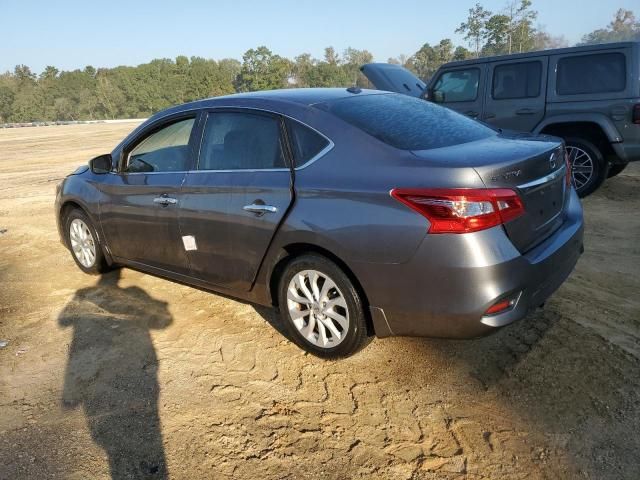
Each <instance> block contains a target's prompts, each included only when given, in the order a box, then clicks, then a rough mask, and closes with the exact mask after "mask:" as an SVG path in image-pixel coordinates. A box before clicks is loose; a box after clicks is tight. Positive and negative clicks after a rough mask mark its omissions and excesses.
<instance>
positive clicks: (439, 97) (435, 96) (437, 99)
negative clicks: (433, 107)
mask: <svg viewBox="0 0 640 480" xmlns="http://www.w3.org/2000/svg"><path fill="white" fill-rule="evenodd" d="M430 100H431V101H432V102H434V103H444V92H442V91H440V90H433V91H432V92H431V95H430Z"/></svg>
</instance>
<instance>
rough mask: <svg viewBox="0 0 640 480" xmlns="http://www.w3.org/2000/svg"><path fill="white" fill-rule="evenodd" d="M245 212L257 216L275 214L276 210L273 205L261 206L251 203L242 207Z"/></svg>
mask: <svg viewBox="0 0 640 480" xmlns="http://www.w3.org/2000/svg"><path fill="white" fill-rule="evenodd" d="M242 209H243V210H244V211H245V212H251V213H257V214H258V215H264V214H265V213H276V212H277V211H278V209H277V208H276V207H274V206H273V205H263V204H259V203H252V204H250V205H245V206H244V207H242Z"/></svg>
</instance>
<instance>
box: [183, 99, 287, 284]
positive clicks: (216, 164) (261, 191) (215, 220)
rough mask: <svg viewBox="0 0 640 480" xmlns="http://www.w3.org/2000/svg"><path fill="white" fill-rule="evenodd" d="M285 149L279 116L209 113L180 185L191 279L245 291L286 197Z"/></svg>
mask: <svg viewBox="0 0 640 480" xmlns="http://www.w3.org/2000/svg"><path fill="white" fill-rule="evenodd" d="M287 152H288V149H287V147H286V145H285V135H284V123H283V120H282V118H281V117H280V116H278V115H275V114H271V113H268V112H264V111H260V110H253V109H237V110H233V109H214V110H211V111H209V112H208V114H207V118H206V122H205V124H204V128H203V133H202V141H201V144H200V149H199V157H198V163H197V165H196V167H195V169H194V170H192V171H190V172H188V173H187V175H186V177H185V181H184V185H183V187H182V202H181V208H180V231H181V235H182V238H183V242H184V248H185V250H187V254H188V257H189V263H190V265H191V276H192V277H195V278H197V279H200V280H202V281H205V282H207V283H210V284H212V285H216V286H219V287H224V288H229V289H234V290H243V291H247V290H249V289H250V288H251V286H252V284H253V280H254V278H255V276H256V274H257V272H258V269H259V267H260V265H261V263H262V259H263V257H264V255H265V253H266V251H267V249H268V248H269V244H270V243H271V239H272V237H273V235H274V234H275V232H276V230H277V228H278V226H279V224H280V222H281V220H282V219H283V218H284V215H285V214H286V212H287V209H288V208H289V205H290V204H291V201H292V198H293V193H292V172H291V169H290V168H289V161H288V153H287Z"/></svg>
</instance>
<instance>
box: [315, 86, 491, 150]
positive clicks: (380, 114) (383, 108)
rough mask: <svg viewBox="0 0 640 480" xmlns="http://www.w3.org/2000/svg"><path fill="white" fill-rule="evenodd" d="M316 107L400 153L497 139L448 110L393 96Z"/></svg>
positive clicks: (356, 98) (352, 99)
mask: <svg viewBox="0 0 640 480" xmlns="http://www.w3.org/2000/svg"><path fill="white" fill-rule="evenodd" d="M317 107H318V108H322V109H324V110H328V111H329V112H331V113H333V114H334V115H336V116H337V117H339V118H341V119H342V120H344V121H345V122H348V123H350V124H352V125H354V126H355V127H357V128H359V129H360V130H363V131H364V132H366V133H368V134H369V135H371V136H373V137H375V138H377V139H378V140H380V141H382V142H384V143H386V144H388V145H391V146H393V147H396V148H399V149H402V150H428V149H432V148H440V147H448V146H450V145H457V144H461V143H467V142H473V141H475V140H481V139H483V138H488V137H491V136H494V135H497V133H496V132H495V130H492V129H491V128H489V127H486V126H484V125H483V124H481V123H480V122H476V121H475V120H472V119H470V118H469V117H466V116H464V115H461V114H459V113H456V112H454V111H453V110H451V109H449V108H445V107H441V106H440V105H435V104H434V103H431V102H425V101H424V100H420V99H417V98H415V97H409V96H407V95H400V94H397V93H385V94H374V95H359V96H353V97H348V98H344V99H340V100H335V101H333V102H328V103H325V104H319V105H317Z"/></svg>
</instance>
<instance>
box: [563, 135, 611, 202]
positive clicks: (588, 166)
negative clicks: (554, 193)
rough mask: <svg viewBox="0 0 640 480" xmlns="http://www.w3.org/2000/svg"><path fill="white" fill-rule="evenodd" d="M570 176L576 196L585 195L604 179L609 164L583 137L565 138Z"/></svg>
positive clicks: (594, 189) (598, 185)
mask: <svg viewBox="0 0 640 480" xmlns="http://www.w3.org/2000/svg"><path fill="white" fill-rule="evenodd" d="M565 143H566V148H567V153H568V155H569V163H570V164H571V178H572V183H573V186H574V187H575V189H576V192H578V196H580V197H586V196H587V195H591V194H592V193H593V192H595V191H596V190H597V189H598V188H600V185H602V182H604V181H605V179H606V178H607V175H608V172H609V164H608V163H607V162H606V161H605V159H604V157H603V155H602V153H601V152H600V150H599V149H598V147H596V146H595V145H594V144H593V143H591V142H590V141H588V140H585V139H583V138H577V137H570V138H565Z"/></svg>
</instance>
